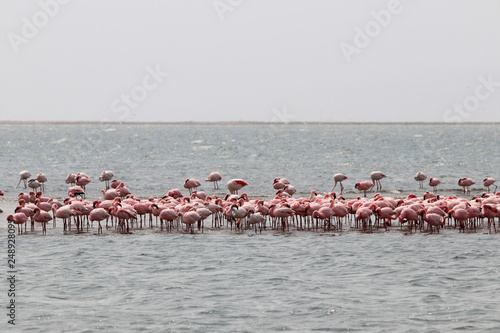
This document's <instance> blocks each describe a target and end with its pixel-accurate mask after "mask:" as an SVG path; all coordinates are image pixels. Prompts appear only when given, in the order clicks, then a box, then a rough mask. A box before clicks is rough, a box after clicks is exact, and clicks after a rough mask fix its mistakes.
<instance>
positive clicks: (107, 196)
mask: <svg viewBox="0 0 500 333" xmlns="http://www.w3.org/2000/svg"><path fill="white" fill-rule="evenodd" d="M101 191H102V196H103V198H104V200H114V199H115V198H118V197H119V196H120V193H119V192H118V191H117V190H116V189H114V188H111V189H109V190H107V191H105V190H104V189H102V190H101Z"/></svg>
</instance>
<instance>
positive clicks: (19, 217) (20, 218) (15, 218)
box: [7, 213, 28, 234]
mask: <svg viewBox="0 0 500 333" xmlns="http://www.w3.org/2000/svg"><path fill="white" fill-rule="evenodd" d="M7 221H9V222H10V221H12V222H14V224H16V225H17V233H18V234H22V233H23V227H22V225H23V223H26V221H28V217H27V216H26V215H24V213H15V214H14V215H12V214H11V215H9V216H7Z"/></svg>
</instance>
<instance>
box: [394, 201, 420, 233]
mask: <svg viewBox="0 0 500 333" xmlns="http://www.w3.org/2000/svg"><path fill="white" fill-rule="evenodd" d="M418 220H419V217H418V214H417V212H416V211H415V210H414V209H411V208H406V207H405V208H403V210H402V211H401V213H400V214H399V222H400V223H403V222H408V228H409V230H410V233H411V230H412V228H413V224H415V228H416V223H417V221H418Z"/></svg>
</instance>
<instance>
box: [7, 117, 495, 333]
mask: <svg viewBox="0 0 500 333" xmlns="http://www.w3.org/2000/svg"><path fill="white" fill-rule="evenodd" d="M499 134H500V126H498V125H453V126H452V125H448V126H442V125H405V126H396V125H344V126H333V125H328V126H327V125H324V126H323V125H293V126H284V125H266V126H261V125H259V126H181V125H176V126H164V125H156V126H155V125H143V126H137V125H104V126H103V127H101V128H99V127H95V126H90V125H85V126H76V125H71V126H69V125H64V126H63V125H44V126H41V125H22V126H21V125H16V126H6V125H0V140H1V141H2V145H1V146H0V155H1V156H2V158H1V159H0V188H1V189H3V190H4V191H5V192H6V198H3V199H0V207H2V208H3V209H4V210H5V212H4V213H3V214H0V220H1V221H5V217H6V215H7V214H8V213H11V212H12V209H13V205H14V198H15V197H16V196H17V194H18V192H19V190H16V189H15V184H16V183H17V180H18V173H19V171H21V170H23V169H28V170H30V171H31V173H32V174H33V175H35V174H36V173H38V172H44V173H45V174H46V175H47V177H48V178H49V182H48V183H47V184H46V192H47V195H50V196H54V197H64V196H66V190H67V187H68V186H67V185H66V184H64V179H65V178H66V176H67V174H68V173H70V172H73V173H76V172H79V171H81V172H86V173H88V174H89V175H90V177H92V178H93V179H94V182H92V183H91V184H90V185H88V187H87V197H89V198H97V197H98V196H99V193H100V192H99V190H100V189H101V188H102V183H100V182H98V181H97V178H98V176H99V174H100V172H101V171H103V170H105V169H110V170H113V171H114V173H115V175H116V177H117V178H119V179H121V180H123V181H125V183H126V184H127V186H128V187H129V188H130V189H131V191H132V192H133V193H134V194H136V195H137V196H139V197H147V196H160V195H164V194H165V193H166V192H167V191H168V190H169V189H171V188H181V189H182V190H183V192H184V193H187V191H185V190H184V189H183V188H182V184H183V182H184V180H185V179H186V178H198V179H201V180H202V179H204V177H206V176H207V175H208V174H209V173H210V172H211V171H216V170H217V171H219V172H221V174H222V176H223V182H222V184H221V190H219V191H214V190H213V189H212V185H211V184H206V185H205V184H204V186H203V187H202V188H201V190H204V191H205V192H207V193H208V194H212V193H216V194H224V193H225V190H224V184H225V181H227V180H229V179H230V178H243V179H245V180H247V181H248V182H249V183H250V186H248V187H247V188H246V192H247V193H249V195H251V196H263V197H270V196H272V195H273V194H274V193H275V191H274V190H273V189H272V180H273V179H274V178H275V177H287V178H288V179H289V180H290V181H291V182H292V184H293V185H294V186H295V187H296V188H297V190H298V193H297V194H296V196H306V195H308V192H309V191H310V190H312V189H314V190H317V191H318V192H326V191H329V190H331V187H332V186H333V182H332V175H333V174H334V173H336V172H344V173H346V174H347V175H348V176H349V177H350V179H349V180H348V181H346V182H345V183H344V185H345V186H346V189H347V193H346V196H347V197H355V196H357V195H359V193H358V192H357V191H356V190H355V189H354V188H353V185H354V182H355V181H360V180H365V179H368V178H369V173H370V172H371V171H373V170H382V171H384V172H385V173H386V174H388V175H389V178H387V179H384V180H383V186H384V190H383V194H384V195H392V196H406V195H407V194H408V193H410V192H413V193H416V194H418V195H421V194H422V193H423V191H425V190H429V188H428V186H427V185H426V188H425V189H423V190H419V189H418V186H417V183H416V182H415V181H414V180H413V176H414V174H415V173H416V172H417V171H419V170H421V171H424V172H425V173H426V174H427V175H428V176H430V177H431V176H434V177H438V178H440V179H441V180H442V181H443V184H442V186H440V193H443V194H455V195H460V194H462V193H461V189H460V188H459V187H458V186H457V185H456V182H457V180H458V178H460V177H463V176H468V177H471V178H473V179H475V180H476V183H478V184H476V185H475V186H474V187H473V191H472V194H478V193H481V192H482V191H483V190H484V189H483V188H482V186H481V184H480V183H481V180H482V179H483V178H484V177H486V176H493V177H496V178H498V172H499V170H500V154H498V142H500V140H499ZM370 195H373V193H370ZM48 228H49V232H48V235H47V236H41V232H40V230H39V228H38V229H37V231H36V232H35V233H28V234H26V235H19V236H17V237H16V251H17V252H16V258H17V262H16V265H17V269H18V274H17V278H18V280H17V284H16V290H17V293H16V296H17V297H16V304H17V305H18V307H17V320H16V322H17V325H16V327H15V329H17V330H19V331H30V332H47V331H51V332H75V331H79V332H97V331H101V330H106V331H111V332H127V331H144V332H151V331H157V332H165V331H173V332H178V331H186V332H228V331H239V332H271V331H297V332H305V331H342V332H343V331H360V332H366V331H371V332H395V331H397V332H421V331H426V332H443V331H451V330H466V331H475V332H485V331H491V332H497V331H499V330H500V319H499V318H500V284H498V280H499V278H500V276H499V275H500V274H499V268H498V267H499V266H498V258H499V257H500V246H499V238H498V234H497V235H495V234H493V235H490V234H487V233H484V232H482V231H479V232H477V233H467V234H460V233H458V232H457V231H456V230H444V232H441V233H440V234H432V235H431V234H426V233H417V234H412V235H407V234H406V233H404V232H401V231H399V230H398V228H393V229H391V230H390V231H389V232H376V233H371V234H366V233H360V232H356V231H352V232H345V233H342V234H338V233H333V232H330V233H322V232H321V233H320V232H295V231H292V232H291V233H285V234H283V233H275V232H273V231H270V230H268V231H266V232H263V233H262V234H258V235H255V234H254V233H253V232H251V231H248V232H244V233H243V234H235V233H234V232H231V231H210V230H206V231H205V233H203V234H200V233H198V234H196V235H189V234H183V233H173V234H167V233H164V232H163V233H161V232H158V230H157V229H155V230H154V231H149V230H143V231H134V233H133V234H131V235H123V234H117V233H114V232H110V231H105V234H104V235H103V236H101V235H99V236H98V235H96V234H95V228H94V229H93V231H92V232H89V233H83V234H78V235H77V234H64V233H63V232H61V231H60V230H59V231H58V232H54V231H53V229H51V226H49V227H48ZM6 234H7V231H6V226H5V224H4V223H2V224H1V227H0V237H1V238H2V239H4V240H6ZM5 244H6V242H5ZM3 248H4V250H2V251H4V253H7V252H6V251H7V249H6V246H3ZM4 257H6V256H5V255H4ZM4 260H5V259H4ZM6 271H7V269H6V266H5V265H4V274H6ZM4 281H5V279H4ZM3 283H5V282H3ZM3 286H4V287H3V288H2V289H3V290H4V292H3V293H4V296H3V299H4V300H5V304H7V302H8V299H7V295H6V290H7V286H6V285H3ZM4 309H5V307H4ZM4 311H6V309H5V310H4ZM3 316H4V319H3V321H2V322H1V323H0V327H2V329H3V327H6V326H7V319H6V317H5V314H4V315H3Z"/></svg>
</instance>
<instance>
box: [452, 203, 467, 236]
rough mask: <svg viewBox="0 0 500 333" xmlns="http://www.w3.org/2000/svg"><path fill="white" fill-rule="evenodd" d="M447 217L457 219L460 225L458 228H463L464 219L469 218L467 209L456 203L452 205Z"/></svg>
mask: <svg viewBox="0 0 500 333" xmlns="http://www.w3.org/2000/svg"><path fill="white" fill-rule="evenodd" d="M448 216H449V217H453V218H454V219H455V221H458V223H459V225H460V230H464V229H465V221H467V220H468V219H469V213H468V212H467V210H465V209H463V208H460V207H459V206H458V205H457V206H455V207H453V209H452V210H450V212H449V213H448Z"/></svg>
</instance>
